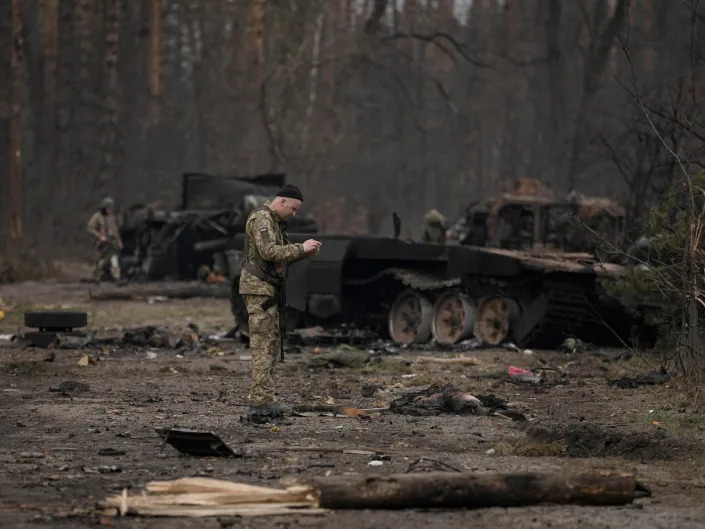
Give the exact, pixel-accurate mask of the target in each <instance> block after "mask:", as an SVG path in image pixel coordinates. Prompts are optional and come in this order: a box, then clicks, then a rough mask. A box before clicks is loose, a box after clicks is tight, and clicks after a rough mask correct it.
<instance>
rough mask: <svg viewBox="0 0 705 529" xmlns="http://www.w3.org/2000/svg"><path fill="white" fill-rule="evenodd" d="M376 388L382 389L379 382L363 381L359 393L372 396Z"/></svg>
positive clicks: (368, 396)
mask: <svg viewBox="0 0 705 529" xmlns="http://www.w3.org/2000/svg"><path fill="white" fill-rule="evenodd" d="M378 389H382V386H381V385H380V384H369V383H365V384H363V385H362V386H361V387H360V394H361V395H362V396H363V397H367V398H370V397H372V396H373V395H374V394H375V392H376V391H377V390H378Z"/></svg>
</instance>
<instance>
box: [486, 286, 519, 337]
mask: <svg viewBox="0 0 705 529" xmlns="http://www.w3.org/2000/svg"><path fill="white" fill-rule="evenodd" d="M518 308H519V307H518V305H517V303H516V301H514V300H512V299H508V298H500V297H488V298H484V299H482V300H481V301H480V305H479V306H478V307H477V316H476V317H475V336H476V337H477V338H478V339H480V340H482V341H483V342H485V343H488V344H490V345H497V344H499V343H501V342H502V341H503V340H504V339H505V338H507V336H509V333H510V332H511V326H512V320H514V319H515V317H516V315H517V314H518V312H519V310H518Z"/></svg>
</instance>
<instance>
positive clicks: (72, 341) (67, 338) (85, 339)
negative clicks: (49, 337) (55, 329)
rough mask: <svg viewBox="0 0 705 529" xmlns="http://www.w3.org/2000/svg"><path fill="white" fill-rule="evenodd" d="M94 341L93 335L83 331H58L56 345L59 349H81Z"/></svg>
mask: <svg viewBox="0 0 705 529" xmlns="http://www.w3.org/2000/svg"><path fill="white" fill-rule="evenodd" d="M92 341H93V339H92V337H90V336H88V335H86V334H83V333H57V334H56V341H55V342H54V346H55V347H56V348H58V349H81V348H83V347H86V346H88V345H90V344H91V342H92Z"/></svg>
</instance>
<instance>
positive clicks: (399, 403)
mask: <svg viewBox="0 0 705 529" xmlns="http://www.w3.org/2000/svg"><path fill="white" fill-rule="evenodd" d="M389 411H391V412H394V413H401V414H404V415H417V416H429V415H440V414H441V413H453V414H459V415H489V414H492V413H499V414H501V415H505V416H509V417H510V418H516V419H517V420H521V418H523V419H524V420H525V419H526V417H524V416H523V414H521V413H520V412H517V411H516V410H509V409H508V408H507V403H506V401H503V400H502V399H500V398H498V397H496V396H495V395H482V396H480V397H476V396H474V395H471V394H470V393H467V392H465V391H461V390H459V389H457V388H455V387H452V386H451V387H439V386H431V387H430V388H428V389H426V390H423V391H419V392H415V393H408V394H406V395H403V396H401V397H399V398H398V399H395V400H393V401H392V402H391V403H390V404H389ZM512 412H513V413H512ZM520 416H521V418H520Z"/></svg>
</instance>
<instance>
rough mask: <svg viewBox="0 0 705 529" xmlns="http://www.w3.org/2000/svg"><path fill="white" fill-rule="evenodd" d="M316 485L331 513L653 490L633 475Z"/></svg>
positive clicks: (333, 480)
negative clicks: (350, 510) (640, 483)
mask: <svg viewBox="0 0 705 529" xmlns="http://www.w3.org/2000/svg"><path fill="white" fill-rule="evenodd" d="M313 486H314V488H315V489H316V490H317V491H318V493H319V504H320V506H321V507H322V508H328V509H407V508H418V507H425V508H427V507H443V508H450V507H454V508H480V507H518V506H525V505H537V504H542V503H556V504H569V503H574V504H580V505H623V504H626V503H630V502H631V501H633V500H634V498H635V497H636V496H637V492H638V491H639V490H648V489H645V488H644V487H643V486H641V485H638V484H637V482H636V480H635V478H634V476H632V475H631V474H614V473H613V474H610V473H588V474H573V475H563V474H537V473H525V474H467V473H455V472H431V473H424V474H392V475H388V476H333V477H327V478H323V477H322V478H317V479H315V480H314V482H313ZM640 487H641V489H640Z"/></svg>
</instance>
